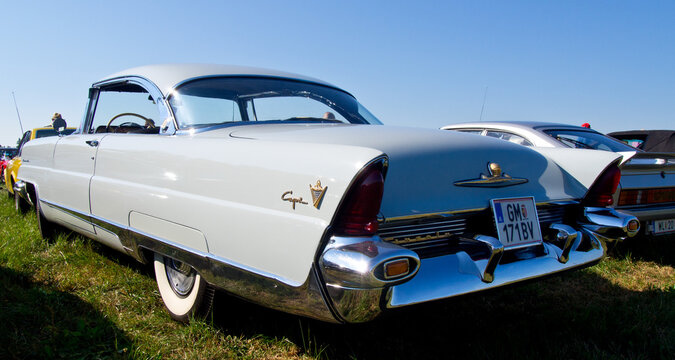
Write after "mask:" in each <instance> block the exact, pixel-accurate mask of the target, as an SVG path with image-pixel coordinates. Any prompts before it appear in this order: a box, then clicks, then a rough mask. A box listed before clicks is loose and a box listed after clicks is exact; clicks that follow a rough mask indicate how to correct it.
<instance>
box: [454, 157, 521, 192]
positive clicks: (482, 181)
mask: <svg viewBox="0 0 675 360" xmlns="http://www.w3.org/2000/svg"><path fill="white" fill-rule="evenodd" d="M487 168H488V173H489V174H490V175H489V176H488V175H485V174H480V178H478V179H468V180H462V181H457V182H455V186H468V187H505V186H512V185H518V184H524V183H526V182H527V179H524V178H513V177H511V176H509V175H508V174H506V173H502V167H501V166H499V164H497V163H493V162H490V163H488V164H487Z"/></svg>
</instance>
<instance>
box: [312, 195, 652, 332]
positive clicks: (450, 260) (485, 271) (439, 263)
mask: <svg viewBox="0 0 675 360" xmlns="http://www.w3.org/2000/svg"><path fill="white" fill-rule="evenodd" d="M635 222H637V219H636V218H635V217H634V216H630V215H626V214H623V213H620V212H617V211H615V210H611V209H604V208H603V209H599V208H587V209H585V211H584V219H583V222H582V223H580V224H579V225H580V226H579V228H580V229H579V230H577V229H575V228H573V227H572V226H569V225H565V224H551V225H550V226H549V228H548V231H549V232H553V235H554V236H552V237H548V241H544V242H543V243H542V244H541V245H536V246H542V247H543V255H540V256H536V257H531V258H528V259H522V260H516V261H512V262H509V263H500V261H501V259H502V256H503V255H504V253H505V252H507V251H508V250H505V249H504V246H503V245H502V243H501V242H500V241H499V240H498V239H496V238H494V237H490V236H486V235H477V236H475V237H474V238H473V239H466V238H462V239H461V240H462V241H464V242H466V241H468V242H473V243H479V244H482V245H484V246H485V247H486V248H487V249H488V250H489V256H488V257H487V258H486V259H478V260H474V259H472V258H471V256H470V255H469V254H468V253H467V252H465V251H458V252H456V253H454V254H449V255H443V256H437V257H432V258H425V259H420V258H419V257H418V256H417V254H416V253H415V252H413V251H411V250H408V249H405V248H403V247H400V246H398V245H394V244H390V243H386V242H383V241H382V240H381V239H380V238H379V237H377V236H375V237H372V238H370V237H369V238H343V237H332V238H331V241H330V243H329V245H328V246H327V248H326V250H325V251H324V253H323V255H321V256H320V258H319V270H320V271H321V273H322V275H323V280H324V282H325V284H326V289H327V293H328V297H329V302H331V303H332V307H333V309H334V312H335V313H336V314H337V317H338V318H339V320H341V321H345V322H364V321H368V320H371V319H373V318H375V317H377V316H378V315H379V314H380V313H381V312H382V311H383V310H384V309H387V308H398V307H402V306H407V305H412V304H417V303H422V302H427V301H432V300H438V299H443V298H449V297H453V296H458V295H463V294H469V293H473V292H477V291H482V290H487V289H491V288H496V287H499V286H503V285H508V284H512V283H517V282H521V281H525V280H529V279H534V278H538V277H542V276H546V275H551V274H555V273H559V272H563V271H567V270H571V269H574V268H581V267H586V266H590V265H593V264H594V263H596V262H597V261H599V260H600V259H602V257H603V256H604V254H605V248H604V247H603V244H602V242H603V241H605V240H611V239H612V237H613V236H617V234H619V235H621V236H624V237H625V236H633V235H635V233H637V231H638V230H639V223H638V226H637V228H638V229H635ZM400 257H407V258H409V259H411V263H416V266H415V267H414V268H413V267H412V266H411V270H410V273H409V274H408V275H406V276H404V277H401V278H399V279H396V280H394V281H389V282H388V281H384V280H382V278H381V276H378V271H379V270H378V269H380V268H381V266H382V264H384V263H385V262H388V261H390V260H391V259H395V258H400Z"/></svg>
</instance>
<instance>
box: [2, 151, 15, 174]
mask: <svg viewBox="0 0 675 360" xmlns="http://www.w3.org/2000/svg"><path fill="white" fill-rule="evenodd" d="M18 151H19V150H18V149H17V148H0V176H1V177H0V179H4V178H5V169H6V168H7V162H8V161H9V160H10V159H11V158H13V157H14V156H16V153H17V152H18Z"/></svg>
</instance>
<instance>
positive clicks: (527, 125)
mask: <svg viewBox="0 0 675 360" xmlns="http://www.w3.org/2000/svg"><path fill="white" fill-rule="evenodd" d="M455 127H461V128H468V127H477V128H485V127H495V128H506V127H510V128H515V129H523V130H526V129H530V130H531V129H540V128H556V129H575V130H585V131H594V132H595V130H593V129H589V128H585V127H581V126H576V125H569V124H561V123H553V122H545V121H479V122H461V123H456V124H450V125H446V126H443V127H442V129H451V128H455Z"/></svg>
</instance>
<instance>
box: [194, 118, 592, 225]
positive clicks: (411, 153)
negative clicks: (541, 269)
mask: <svg viewBox="0 0 675 360" xmlns="http://www.w3.org/2000/svg"><path fill="white" fill-rule="evenodd" d="M221 131H228V132H229V135H230V136H231V137H234V138H245V139H252V140H259V141H265V140H266V141H289V142H295V143H307V144H308V145H309V144H312V143H315V144H341V145H351V146H358V147H366V148H373V149H376V150H379V151H381V152H383V153H385V154H386V155H387V156H388V157H389V167H388V171H387V175H386V179H385V188H384V197H383V200H382V207H381V212H382V214H383V215H384V217H385V218H392V217H403V216H411V215H421V214H433V213H444V212H456V211H464V210H477V209H484V208H487V207H489V206H490V199H499V198H510V197H523V196H533V197H534V198H535V201H536V202H537V203H541V202H548V201H552V200H571V199H580V198H581V197H582V196H583V195H584V194H585V192H586V190H587V189H586V187H585V186H583V185H582V184H581V183H579V182H578V181H576V180H575V179H574V178H573V177H571V176H569V174H567V173H565V172H563V171H561V169H560V168H559V167H558V166H557V165H556V164H555V163H554V162H553V161H551V160H549V159H548V158H546V157H545V156H543V155H541V154H539V153H537V152H535V151H532V150H531V149H529V148H526V147H524V146H520V145H515V144H511V143H508V142H506V141H502V140H498V139H491V138H486V137H482V136H478V135H472V134H464V133H459V132H452V131H441V130H431V129H416V128H403V127H393V126H374V125H343V124H336V125H325V124H324V125H305V124H282V125H272V124H265V125H249V126H244V127H237V128H236V129H232V128H230V129H221V130H216V131H214V132H208V133H212V135H206V134H207V133H203V134H204V135H205V136H218V134H217V132H221ZM222 135H223V134H220V136H222ZM311 149H312V148H311V146H308V147H307V151H312V150H311ZM335 156H340V154H335ZM326 161H330V159H326ZM489 163H498V164H499V165H500V167H501V169H502V172H503V173H504V174H507V175H508V176H511V177H512V178H520V179H526V180H527V181H526V182H524V183H521V184H517V185H511V186H503V187H473V186H458V185H456V184H455V183H457V182H462V181H467V180H469V181H471V180H478V179H481V177H482V176H487V177H489V176H490V172H489V170H488V164H489Z"/></svg>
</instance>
